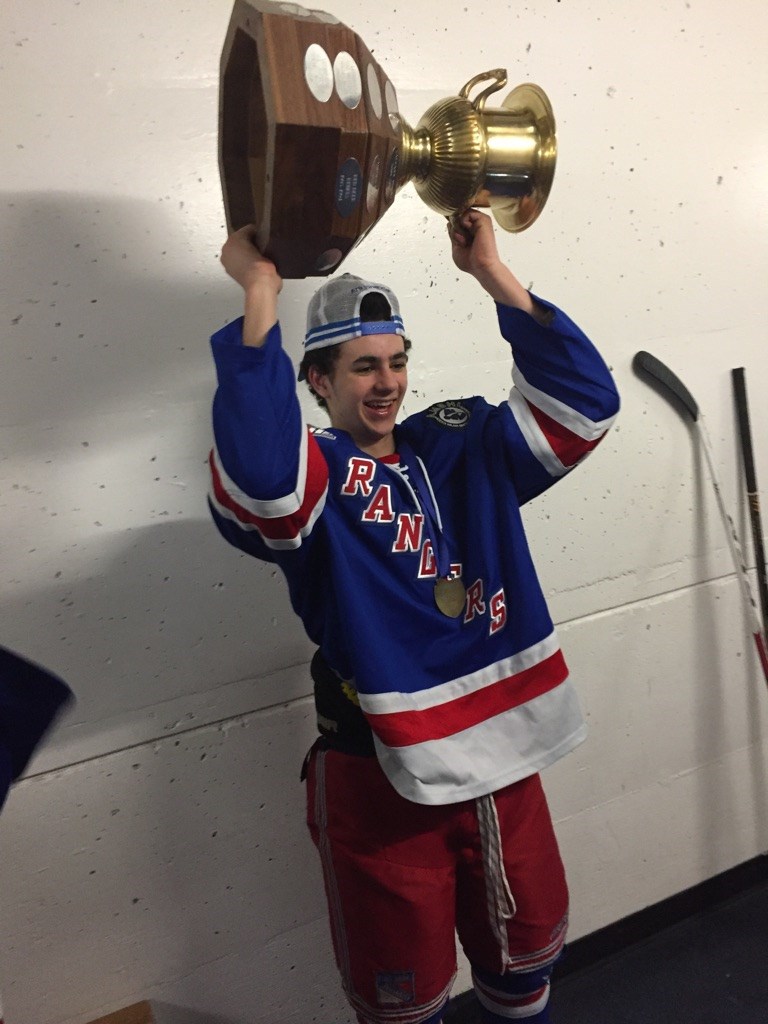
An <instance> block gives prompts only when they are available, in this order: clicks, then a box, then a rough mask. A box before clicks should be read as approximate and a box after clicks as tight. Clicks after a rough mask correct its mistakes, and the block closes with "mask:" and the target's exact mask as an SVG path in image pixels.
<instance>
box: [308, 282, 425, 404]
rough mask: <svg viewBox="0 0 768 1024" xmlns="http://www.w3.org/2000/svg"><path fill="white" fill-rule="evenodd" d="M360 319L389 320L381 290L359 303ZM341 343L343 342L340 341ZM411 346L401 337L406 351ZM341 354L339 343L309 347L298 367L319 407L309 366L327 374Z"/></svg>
mask: <svg viewBox="0 0 768 1024" xmlns="http://www.w3.org/2000/svg"><path fill="white" fill-rule="evenodd" d="M360 319H361V320H362V321H363V322H364V323H375V322H376V321H377V320H391V319H392V307H391V306H390V304H389V303H388V302H387V300H386V298H385V296H384V295H382V293H381V292H368V294H367V295H364V296H363V298H362V301H361V303H360ZM342 344H343V343H342ZM410 347H411V341H410V338H403V348H404V349H405V351H406V352H407V351H408V350H409V349H410ZM340 355H341V345H328V346H326V347H325V348H316V349H310V351H309V352H306V353H305V354H304V358H303V359H302V360H301V366H300V367H299V374H300V375H301V376H302V377H303V378H304V379H305V380H306V381H307V387H308V388H309V390H310V391H311V392H312V394H313V395H314V396H315V401H316V402H317V404H318V405H319V406H320V408H321V409H325V408H326V404H325V399H324V398H323V397H322V396H321V395H318V393H317V392H316V391H315V389H314V388H313V387H312V385H311V384H310V383H309V368H310V366H314V367H315V369H316V370H317V372H318V373H322V374H324V375H325V376H328V375H329V374H331V373H332V372H333V368H334V366H335V365H336V362H337V360H338V358H339V356H340Z"/></svg>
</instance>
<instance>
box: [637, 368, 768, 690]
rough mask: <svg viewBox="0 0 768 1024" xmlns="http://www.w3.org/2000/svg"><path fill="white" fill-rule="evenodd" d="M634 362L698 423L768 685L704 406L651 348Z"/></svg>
mask: <svg viewBox="0 0 768 1024" xmlns="http://www.w3.org/2000/svg"><path fill="white" fill-rule="evenodd" d="M632 365H633V366H634V367H635V369H640V370H642V371H644V372H645V373H647V374H649V375H650V376H651V377H653V378H654V379H655V380H657V381H658V382H659V383H660V384H662V385H663V386H664V387H665V388H667V389H668V390H669V391H670V392H671V393H672V394H673V395H674V396H675V397H676V398H677V399H678V400H679V402H680V403H681V404H682V405H683V407H684V408H685V409H686V411H687V412H688V415H689V416H690V417H691V420H692V421H693V424H694V426H695V427H696V430H697V431H698V435H699V438H700V439H701V442H702V448H703V449H704V457H705V460H706V463H707V469H708V470H709V478H710V481H711V482H712V486H713V488H714V491H715V498H716V499H717V507H718V509H719V511H720V516H721V518H722V521H723V526H724V527H725V534H726V537H727V538H728V547H729V548H730V551H731V557H732V558H733V563H734V565H735V567H736V575H737V577H738V580H739V584H740V587H741V595H742V599H743V601H744V608H745V611H746V612H747V616H748V620H749V623H750V630H751V632H752V637H753V639H754V641H755V647H756V648H757V656H758V658H759V659H760V665H761V667H762V670H763V675H764V676H765V682H766V685H768V648H766V643H765V636H764V635H763V629H762V625H761V623H760V616H759V615H758V611H757V604H756V603H755V598H754V595H753V593H752V587H751V585H750V582H749V571H748V569H747V564H746V561H745V559H744V552H743V551H742V548H741V542H740V541H739V535H738V533H737V532H736V526H735V525H734V522H733V519H732V517H731V515H730V513H729V512H728V510H727V508H726V507H725V502H724V500H723V494H722V490H721V488H720V482H719V480H718V477H717V471H716V470H715V459H714V455H713V453H712V445H711V444H710V440H709V435H708V433H707V429H706V427H705V425H704V418H703V416H702V415H701V410H700V409H699V406H698V403H697V402H696V399H695V398H694V397H693V395H692V394H691V393H690V391H689V390H688V388H687V387H686V386H685V385H684V384H683V382H682V381H681V380H680V378H679V377H678V376H677V375H676V374H675V373H673V372H672V370H670V369H669V367H668V366H665V365H664V363H662V361H661V360H660V359H657V358H656V356H653V355H651V353H650V352H638V353H637V354H636V355H635V358H634V360H633V362H632Z"/></svg>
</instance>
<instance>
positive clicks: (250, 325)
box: [221, 224, 283, 348]
mask: <svg viewBox="0 0 768 1024" xmlns="http://www.w3.org/2000/svg"><path fill="white" fill-rule="evenodd" d="M254 239H255V228H254V226H253V224H248V225H246V226H245V227H244V228H240V230H239V231H235V232H233V233H232V234H231V235H230V236H229V238H228V239H227V240H226V242H225V243H224V247H223V248H222V250H221V264H222V266H223V267H224V269H225V270H226V272H227V273H228V274H229V276H230V277H231V278H232V279H233V280H235V281H237V283H238V284H239V285H240V287H241V288H242V289H243V291H244V292H245V318H244V321H243V344H244V345H250V346H253V347H254V348H260V347H261V346H262V345H263V344H264V342H265V341H266V339H267V334H268V333H269V330H270V328H271V327H273V326H274V324H275V323H276V322H277V297H278V295H279V294H280V291H281V289H282V287H283V279H282V278H281V277H280V275H279V274H278V272H277V268H276V267H275V265H274V263H273V262H272V261H271V260H268V259H267V257H266V256H263V255H262V254H261V253H260V252H259V250H258V249H257V248H256V243H255V240H254Z"/></svg>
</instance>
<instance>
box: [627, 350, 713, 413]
mask: <svg viewBox="0 0 768 1024" xmlns="http://www.w3.org/2000/svg"><path fill="white" fill-rule="evenodd" d="M632 368H633V369H634V370H635V372H638V371H642V372H643V373H647V374H648V375H649V376H650V377H653V379H654V380H657V381H658V382H659V384H662V385H663V386H664V387H665V388H666V389H667V390H668V391H669V392H671V394H673V395H674V396H675V398H676V399H677V400H678V401H679V402H680V403H681V404H682V405H683V406H684V407H685V409H686V411H687V412H688V415H689V416H690V417H691V419H692V420H693V421H694V423H695V422H696V420H698V418H699V406H698V403H697V401H696V399H695V398H694V397H693V395H692V394H691V392H690V391H689V390H688V388H687V387H686V386H685V384H683V382H682V381H681V380H680V378H679V377H678V376H677V374H675V373H673V372H672V370H670V368H669V367H668V366H665V365H664V363H662V361H661V360H660V359H657V358H656V356H652V355H651V353H650V352H637V353H636V354H635V357H634V359H633V360H632Z"/></svg>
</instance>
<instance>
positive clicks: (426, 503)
mask: <svg viewBox="0 0 768 1024" xmlns="http://www.w3.org/2000/svg"><path fill="white" fill-rule="evenodd" d="M397 450H398V452H399V453H400V455H401V457H402V456H404V463H403V476H404V477H405V478H406V479H407V480H408V482H409V483H410V485H411V489H412V490H413V492H414V494H415V495H416V501H417V503H418V506H419V508H420V510H421V513H422V515H423V516H424V526H425V527H426V534H427V537H428V539H429V540H430V541H431V543H432V551H433V553H434V556H435V562H436V563H437V575H438V578H439V579H452V578H453V577H454V576H455V575H456V574H455V573H453V572H452V571H451V556H450V554H449V552H448V545H447V544H446V543H445V535H444V534H443V522H442V519H441V518H440V512H439V510H438V508H437V501H436V500H435V495H434V492H433V491H432V484H431V483H430V482H429V477H428V476H427V471H426V468H425V467H424V463H423V462H422V461H421V459H420V458H419V457H418V455H417V454H416V452H415V451H414V450H413V448H411V446H410V445H409V444H408V442H407V441H401V440H400V439H398V442H397Z"/></svg>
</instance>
